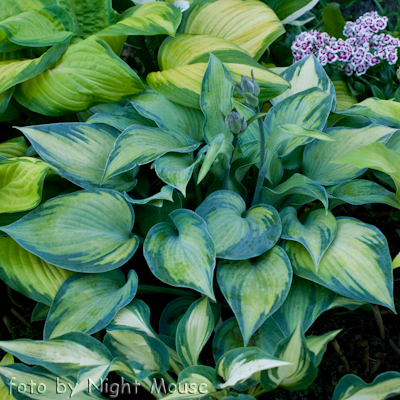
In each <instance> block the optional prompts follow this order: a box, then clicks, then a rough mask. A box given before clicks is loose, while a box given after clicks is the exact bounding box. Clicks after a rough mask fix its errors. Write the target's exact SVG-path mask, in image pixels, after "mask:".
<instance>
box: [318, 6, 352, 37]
mask: <svg viewBox="0 0 400 400" xmlns="http://www.w3.org/2000/svg"><path fill="white" fill-rule="evenodd" d="M322 18H323V20H324V31H325V32H326V33H327V34H328V35H329V36H333V37H335V38H336V39H339V38H342V39H346V37H345V36H344V35H343V29H344V26H345V25H346V20H345V19H344V18H343V15H342V12H341V11H340V4H338V3H329V4H327V5H326V6H325V7H324V11H323V12H322Z"/></svg>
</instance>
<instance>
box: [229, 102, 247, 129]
mask: <svg viewBox="0 0 400 400" xmlns="http://www.w3.org/2000/svg"><path fill="white" fill-rule="evenodd" d="M225 126H226V127H227V129H229V130H230V131H231V132H232V133H233V134H234V135H240V134H241V133H243V132H244V131H245V130H246V129H247V122H246V120H245V119H244V118H242V117H241V116H240V114H239V113H238V112H237V111H236V108H234V109H232V111H231V112H230V113H229V114H228V115H227V116H226V118H225Z"/></svg>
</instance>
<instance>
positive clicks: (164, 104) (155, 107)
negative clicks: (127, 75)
mask: <svg viewBox="0 0 400 400" xmlns="http://www.w3.org/2000/svg"><path fill="white" fill-rule="evenodd" d="M132 104H133V106H134V107H135V109H136V110H137V111H138V112H139V113H140V114H141V115H143V116H144V117H146V118H148V119H150V120H152V121H154V122H155V123H156V124H157V125H158V127H159V128H165V129H167V130H171V131H176V132H178V133H180V134H181V135H184V136H185V137H186V139H188V140H191V141H195V142H201V141H202V140H203V124H204V116H203V114H202V113H201V112H200V111H199V110H195V109H193V108H188V107H183V106H180V105H179V104H175V103H173V102H172V101H170V100H168V99H167V98H165V97H164V96H162V95H160V94H159V93H157V92H155V91H154V90H146V91H144V92H142V93H140V94H138V95H137V96H135V97H134V98H133V99H132Z"/></svg>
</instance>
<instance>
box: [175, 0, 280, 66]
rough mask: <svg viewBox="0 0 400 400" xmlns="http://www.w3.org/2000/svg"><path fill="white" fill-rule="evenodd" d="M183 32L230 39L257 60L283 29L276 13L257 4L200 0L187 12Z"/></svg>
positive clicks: (225, 0) (243, 0) (240, 0)
mask: <svg viewBox="0 0 400 400" xmlns="http://www.w3.org/2000/svg"><path fill="white" fill-rule="evenodd" d="M183 31H184V33H190V34H196V35H212V36H217V37H219V38H222V39H226V40H229V41H230V42H233V43H235V44H237V45H239V46H240V47H242V48H243V49H244V50H246V51H247V52H248V53H250V55H251V56H252V57H253V58H254V59H256V60H258V59H259V58H260V57H261V56H262V55H263V54H264V52H265V50H266V49H267V47H268V46H269V45H270V44H271V43H272V42H273V41H274V40H275V39H277V38H278V37H279V36H281V35H282V34H283V33H284V32H285V29H284V28H283V25H282V24H281V22H280V21H279V18H278V17H277V16H276V14H275V13H274V12H273V11H272V10H271V9H270V8H269V7H268V6H266V5H265V4H263V3H261V2H259V1H254V0H250V1H245V0H233V1H232V0H220V1H218V2H210V1H207V0H202V1H199V2H197V3H196V5H195V6H194V7H193V8H191V10H190V11H189V16H188V18H187V20H186V21H185V25H184V30H183Z"/></svg>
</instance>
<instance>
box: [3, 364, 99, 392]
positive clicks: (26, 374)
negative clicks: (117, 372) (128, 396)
mask: <svg viewBox="0 0 400 400" xmlns="http://www.w3.org/2000/svg"><path fill="white" fill-rule="evenodd" d="M0 377H1V379H2V380H3V382H4V384H5V386H7V388H8V389H9V388H10V387H12V388H13V389H12V394H13V395H14V396H15V398H16V399H17V400H26V399H27V398H29V399H34V400H55V399H60V400H64V399H67V398H71V396H73V397H74V399H76V400H89V399H105V398H104V397H102V396H101V395H100V393H99V392H98V391H97V389H94V390H93V388H92V390H91V392H88V391H84V392H75V389H76V387H77V381H76V378H72V377H65V376H63V377H60V376H57V375H55V374H52V373H51V372H49V371H48V370H47V369H45V368H43V367H39V366H36V367H32V368H30V367H28V366H26V365H24V364H21V363H18V364H13V365H9V366H5V367H0ZM13 378H14V379H13ZM11 380H12V382H13V384H12V385H11V386H10V381H11ZM31 381H32V382H37V383H42V384H43V385H45V386H43V387H42V388H44V387H45V388H46V390H45V391H43V392H42V393H39V392H38V391H37V390H32V393H31V392H30V391H29V392H28V391H25V394H23V393H19V392H18V391H17V387H18V386H19V385H22V384H24V385H25V387H26V385H27V383H28V382H31ZM28 386H29V385H28ZM21 387H22V388H23V387H24V386H21ZM62 388H65V389H66V391H65V392H64V393H61V392H62ZM28 390H29V389H28ZM8 393H9V391H8ZM26 394H29V397H27V396H26ZM8 398H9V397H8V396H7V399H8Z"/></svg>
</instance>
